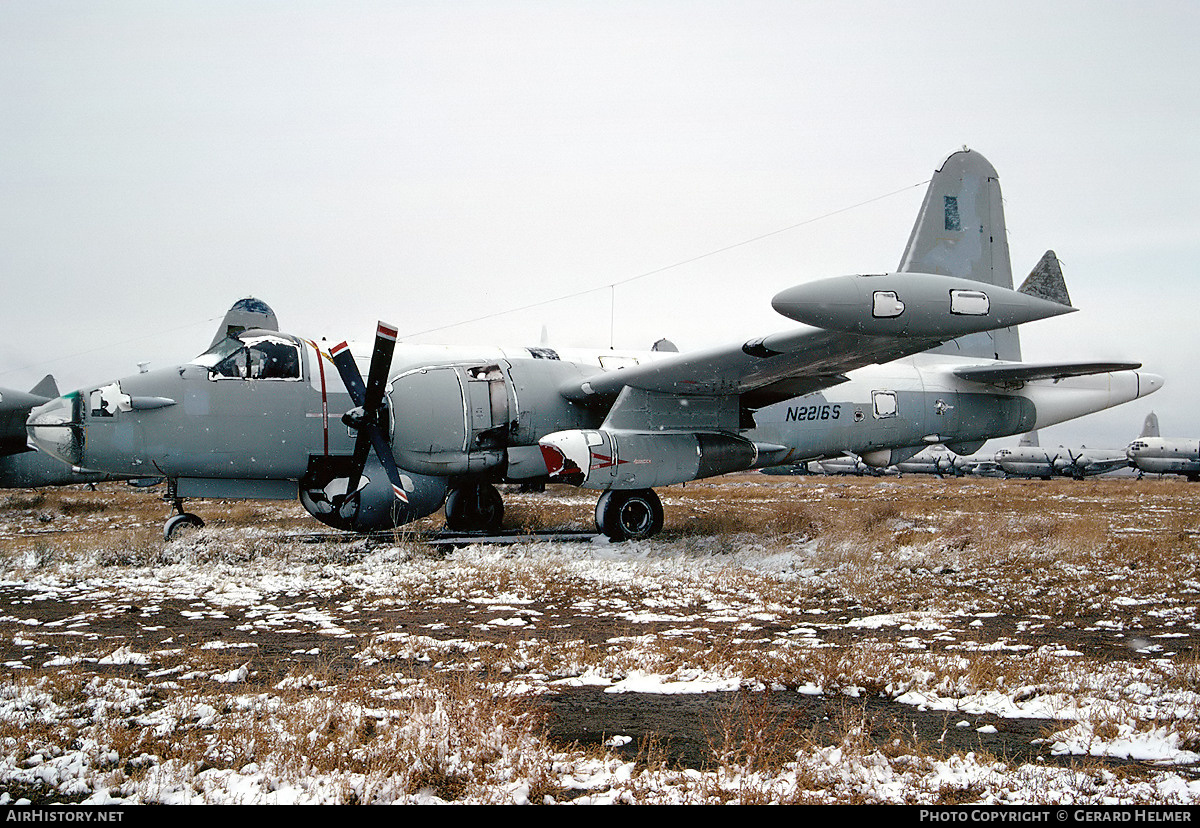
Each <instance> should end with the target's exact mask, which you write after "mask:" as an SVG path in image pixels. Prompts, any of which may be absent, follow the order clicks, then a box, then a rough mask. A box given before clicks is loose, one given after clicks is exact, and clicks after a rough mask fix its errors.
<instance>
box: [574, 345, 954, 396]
mask: <svg viewBox="0 0 1200 828" xmlns="http://www.w3.org/2000/svg"><path fill="white" fill-rule="evenodd" d="M939 341H940V340H936V339H926V338H899V337H889V336H869V335H863V334H854V333H848V332H842V331H829V330H822V329H815V328H809V329H801V330H797V331H791V332H787V333H779V334H774V335H772V336H767V337H761V338H758V339H752V340H749V341H747V342H744V343H741V344H737V345H728V346H724V347H718V348H711V349H708V350H702V351H695V352H690V353H685V354H670V355H665V356H663V357H661V358H659V359H654V360H651V361H648V362H644V363H642V364H640V365H636V366H631V367H628V368H622V369H620V370H617V371H609V372H604V373H599V374H594V375H592V376H590V377H588V378H587V379H586V380H585V381H583V382H581V383H578V384H572V385H571V386H568V387H566V388H563V389H560V390H561V391H562V393H563V395H564V396H566V397H568V398H569V399H573V400H576V401H581V402H587V401H591V400H600V399H604V398H615V397H616V396H617V395H618V394H619V393H620V392H621V391H622V390H624V389H625V388H627V387H628V388H634V389H638V390H640V391H645V392H650V393H654V394H666V395H674V396H680V397H716V396H722V397H724V396H740V397H742V398H743V399H742V401H743V404H745V405H746V407H749V408H761V407H763V406H764V405H769V404H771V403H772V402H778V401H780V400H784V399H790V398H791V397H796V396H800V395H803V394H811V393H813V392H814V391H819V390H821V389H823V388H828V387H830V386H833V385H837V384H839V383H841V382H845V381H846V377H845V374H846V372H848V371H852V370H854V369H856V368H862V367H864V366H866V365H872V364H876V363H883V362H890V361H892V360H894V359H900V358H901V357H905V356H910V355H912V354H915V353H919V352H921V351H924V350H927V349H928V348H931V347H933V346H934V345H936V344H938V342H939Z"/></svg>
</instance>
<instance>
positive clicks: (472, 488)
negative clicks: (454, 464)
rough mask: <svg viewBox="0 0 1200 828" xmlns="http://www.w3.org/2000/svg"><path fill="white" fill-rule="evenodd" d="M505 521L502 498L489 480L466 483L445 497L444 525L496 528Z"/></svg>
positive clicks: (478, 529) (470, 529) (464, 529)
mask: <svg viewBox="0 0 1200 828" xmlns="http://www.w3.org/2000/svg"><path fill="white" fill-rule="evenodd" d="M503 522H504V498H503V497H501V496H500V492H499V491H498V490H497V489H496V487H495V486H493V485H492V484H491V483H474V482H473V483H466V484H464V485H462V486H456V487H455V488H453V489H451V490H450V494H449V495H447V497H446V528H447V529H450V530H451V531H454V532H495V531H497V530H499V529H500V524H501V523H503Z"/></svg>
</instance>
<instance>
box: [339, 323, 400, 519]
mask: <svg viewBox="0 0 1200 828" xmlns="http://www.w3.org/2000/svg"><path fill="white" fill-rule="evenodd" d="M397 334H398V330H397V329H396V328H395V327H393V326H391V325H388V324H386V323H384V322H380V323H379V327H378V328H377V329H376V331H375V349H374V351H373V352H372V353H371V367H370V369H368V372H367V381H366V383H365V384H364V383H363V379H362V374H360V373H359V370H358V365H357V364H356V363H355V362H354V355H353V354H351V353H350V346H349V345H348V344H347V343H345V342H343V343H341V344H340V345H337V346H335V347H333V348H331V349H330V351H329V355H330V357H331V358H332V359H333V364H334V365H335V366H336V367H337V369H338V373H339V374H341V377H342V382H343V383H345V385H346V390H347V391H349V392H350V398H351V399H352V400H353V401H354V404H355V406H357V407H356V408H353V409H351V410H350V411H347V412H346V413H345V415H343V416H342V422H344V423H345V424H346V425H348V426H350V427H351V428H353V429H355V430H357V431H358V436H357V437H356V438H355V442H354V457H353V460H352V466H351V469H350V476H349V481H348V485H347V487H346V497H350V496H351V495H352V493H353V492H355V491H357V490H358V483H359V480H360V479H361V477H362V473H363V468H364V467H365V466H366V464H367V455H368V454H369V453H370V451H371V449H372V448H374V449H375V455H376V457H378V458H379V463H380V464H381V465H382V466H383V469H384V471H385V472H386V473H387V476H388V480H389V481H390V482H391V484H392V492H393V493H395V495H396V499H397V500H399V501H401V502H402V503H408V495H407V494H406V493H405V491H404V487H403V486H402V485H401V483H400V471H399V469H398V468H397V467H396V459H395V457H394V456H393V455H392V448H391V445H390V443H389V441H388V435H387V432H386V430H385V428H386V423H387V399H386V398H385V396H384V393H383V392H384V388H385V386H386V384H387V378H388V370H389V369H390V368H391V364H392V353H393V352H394V351H395V349H396V336H397Z"/></svg>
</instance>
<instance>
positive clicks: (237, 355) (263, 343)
mask: <svg viewBox="0 0 1200 828" xmlns="http://www.w3.org/2000/svg"><path fill="white" fill-rule="evenodd" d="M194 362H195V363H196V364H197V365H203V366H204V367H205V368H208V371H209V376H210V377H211V378H212V379H284V380H288V379H290V380H297V379H300V349H299V348H298V347H297V346H296V344H295V343H293V342H292V341H290V340H288V339H283V338H282V337H278V336H254V335H250V336H247V335H245V334H243V335H242V337H241V338H235V337H227V338H225V339H224V340H222V341H221V342H218V343H217V344H216V346H214V347H213V348H212V349H211V350H209V351H208V352H207V353H205V354H202V355H201V356H199V357H197V358H196V359H195V360H194Z"/></svg>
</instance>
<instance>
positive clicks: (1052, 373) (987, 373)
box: [952, 362, 1142, 386]
mask: <svg viewBox="0 0 1200 828" xmlns="http://www.w3.org/2000/svg"><path fill="white" fill-rule="evenodd" d="M1141 367H1142V364H1141V363H1140V362H1024V363H1007V364H1004V363H1002V364H998V365H964V366H962V367H960V368H955V369H954V371H953V372H952V373H953V374H954V375H955V376H956V377H959V378H960V379H965V380H969V381H970V382H979V383H983V384H985V385H998V386H1007V385H1014V384H1020V383H1025V382H1033V381H1034V380H1045V379H1052V380H1060V379H1065V378H1066V377H1086V376H1089V375H1091V374H1107V373H1110V372H1113V371H1136V370H1137V369H1138V368H1141Z"/></svg>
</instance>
